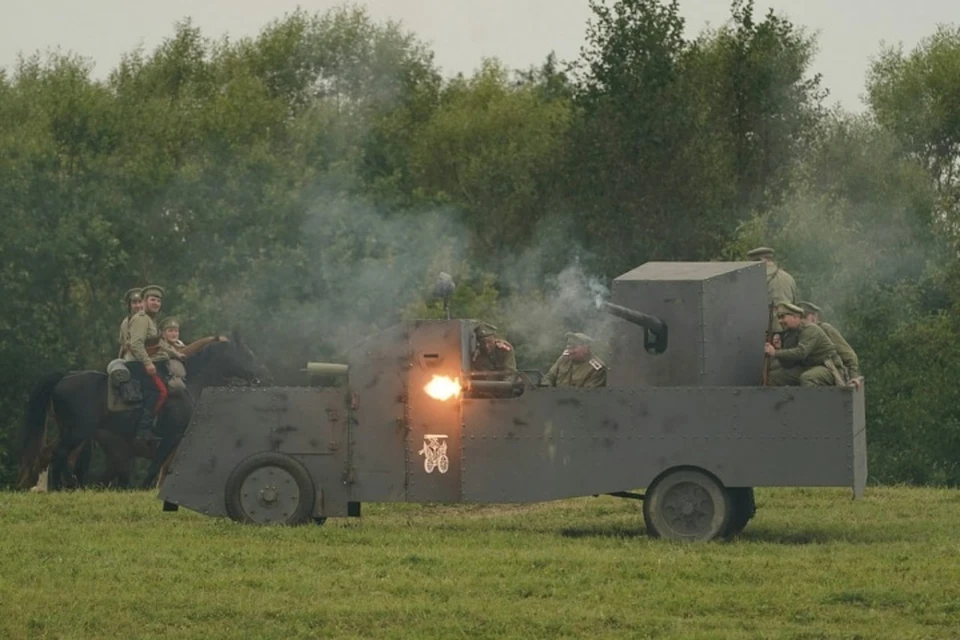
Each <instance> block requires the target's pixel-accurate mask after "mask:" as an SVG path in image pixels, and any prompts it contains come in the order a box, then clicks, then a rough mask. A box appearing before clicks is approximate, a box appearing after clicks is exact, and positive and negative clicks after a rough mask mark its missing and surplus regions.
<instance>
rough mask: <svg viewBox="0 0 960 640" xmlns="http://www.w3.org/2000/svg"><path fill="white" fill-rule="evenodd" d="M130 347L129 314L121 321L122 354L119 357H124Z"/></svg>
mask: <svg viewBox="0 0 960 640" xmlns="http://www.w3.org/2000/svg"><path fill="white" fill-rule="evenodd" d="M129 348H130V316H127V317H126V318H124V319H123V322H121V323H120V355H118V356H117V357H118V358H122V357H124V356H125V355H126V354H127V349H129Z"/></svg>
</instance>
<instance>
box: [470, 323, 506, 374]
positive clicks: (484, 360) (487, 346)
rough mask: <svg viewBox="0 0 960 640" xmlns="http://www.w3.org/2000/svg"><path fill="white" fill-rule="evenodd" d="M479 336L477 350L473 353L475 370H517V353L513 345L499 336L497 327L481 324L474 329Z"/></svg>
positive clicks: (473, 368) (472, 365) (472, 366)
mask: <svg viewBox="0 0 960 640" xmlns="http://www.w3.org/2000/svg"><path fill="white" fill-rule="evenodd" d="M474 335H476V337H477V350H476V352H475V353H474V355H473V362H472V364H471V369H472V370H473V371H505V372H516V370H517V354H516V353H515V352H514V350H513V345H511V344H510V343H509V342H507V341H506V340H504V339H503V338H499V337H497V328H496V327H494V326H493V325H491V324H480V325H478V326H477V327H476V329H474Z"/></svg>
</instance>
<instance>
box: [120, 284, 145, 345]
mask: <svg viewBox="0 0 960 640" xmlns="http://www.w3.org/2000/svg"><path fill="white" fill-rule="evenodd" d="M141 291H142V290H141V288H140V287H134V288H133V289H128V290H127V292H126V293H125V294H123V301H124V302H125V303H126V305H127V315H126V316H124V318H123V322H121V323H120V353H119V355H117V357H118V358H123V357H124V356H125V355H126V353H127V349H128V348H129V345H130V318H132V317H133V316H134V314H136V313H137V312H139V311H140V310H141V309H143V298H142V297H141V293H140V292H141Z"/></svg>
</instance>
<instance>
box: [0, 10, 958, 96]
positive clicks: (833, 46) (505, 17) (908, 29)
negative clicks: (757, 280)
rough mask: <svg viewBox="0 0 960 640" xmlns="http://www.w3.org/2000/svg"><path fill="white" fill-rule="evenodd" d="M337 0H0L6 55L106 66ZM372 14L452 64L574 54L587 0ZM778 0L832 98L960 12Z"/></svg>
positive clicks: (707, 13) (525, 61)
mask: <svg viewBox="0 0 960 640" xmlns="http://www.w3.org/2000/svg"><path fill="white" fill-rule="evenodd" d="M338 4H341V2H338V1H336V0H300V1H299V2H297V1H296V0H189V1H188V0H165V1H162V0H154V1H151V2H146V1H142V0H0V9H2V12H0V15H3V17H4V20H3V22H2V23H0V66H3V67H10V66H11V65H12V64H13V63H14V62H15V60H16V57H17V54H18V53H21V52H22V53H32V52H34V51H36V50H45V49H48V48H56V47H59V48H60V49H62V50H69V51H73V52H75V53H79V54H81V55H83V56H86V57H88V58H91V59H92V60H93V61H94V62H95V64H96V67H95V71H94V73H95V75H96V76H97V77H104V76H105V75H106V74H107V72H109V70H110V69H112V68H113V67H114V66H115V65H116V63H117V62H118V61H119V59H120V54H121V53H123V52H126V51H130V50H131V49H133V48H135V47H137V46H138V45H143V46H144V47H145V48H146V49H147V50H151V49H153V48H154V47H155V46H157V45H158V44H159V43H160V42H162V40H163V39H164V38H165V37H167V36H169V35H170V34H171V33H172V29H173V23H174V22H175V21H176V20H178V19H181V18H184V17H187V16H190V17H192V18H193V20H194V23H195V24H196V25H198V26H199V27H200V28H201V29H202V30H203V32H204V33H205V34H206V35H208V36H221V35H223V34H225V33H229V34H230V35H231V36H235V37H239V36H244V35H254V34H256V33H257V32H258V31H259V30H260V28H261V27H262V26H263V25H264V24H266V23H267V22H269V21H270V20H271V19H274V18H279V17H282V16H283V15H284V13H286V12H289V11H292V10H294V9H295V8H296V7H297V6H298V5H299V6H301V7H303V8H304V9H306V10H308V11H311V12H313V11H324V10H326V9H329V8H331V7H334V6H336V5H338ZM358 4H364V5H366V6H367V7H368V9H369V11H370V14H371V15H372V16H374V18H376V19H378V20H379V19H386V18H394V19H398V20H401V21H402V22H403V23H404V24H405V25H406V26H407V27H408V28H409V29H410V30H412V31H414V32H416V33H417V34H418V35H419V37H420V38H421V39H423V40H425V41H427V42H429V43H431V45H432V47H433V50H434V52H435V53H436V61H437V63H438V64H439V65H440V66H441V67H442V69H443V71H444V72H445V73H447V74H454V73H456V72H458V71H463V72H470V71H471V70H473V69H474V68H475V67H476V66H477V65H478V64H479V61H480V59H481V58H482V57H484V56H497V57H499V58H500V59H501V60H503V61H504V62H505V63H506V64H507V65H509V66H511V67H518V68H525V67H527V66H529V65H531V64H537V63H539V62H541V61H542V60H543V58H544V57H546V55H547V54H548V53H549V52H550V51H551V50H553V51H556V53H557V54H558V56H559V57H560V58H561V59H571V58H574V57H575V56H576V55H577V53H578V51H579V49H580V46H581V45H582V44H583V36H584V26H585V24H586V21H587V18H588V17H589V15H590V11H589V9H588V7H587V0H366V2H358ZM729 5H730V2H729V1H728V0H680V9H681V12H682V14H683V16H684V17H685V18H686V21H687V29H688V35H690V36H692V35H695V34H696V33H697V32H699V31H700V30H701V29H702V28H703V27H704V26H705V25H707V24H708V23H709V24H711V25H713V26H717V25H719V24H722V23H723V22H724V21H726V19H727V17H728V16H729ZM770 7H773V8H774V9H776V10H777V11H778V12H781V13H784V14H786V15H787V16H788V17H789V18H790V19H791V20H792V21H793V22H794V23H795V24H798V25H803V26H805V27H807V28H808V29H810V30H811V31H814V32H817V33H818V34H819V43H820V53H819V55H818V57H817V59H816V61H815V63H814V71H816V72H819V73H821V74H823V79H824V84H825V86H826V87H827V88H828V89H829V90H830V98H829V101H830V102H831V103H833V102H837V101H839V102H840V103H841V104H842V106H843V107H844V108H846V109H848V110H854V111H860V110H862V108H863V106H862V103H861V98H860V97H861V95H862V94H863V86H864V79H865V75H864V74H865V71H866V68H867V64H868V62H869V59H870V57H871V56H873V55H875V54H876V53H877V51H879V48H880V43H881V41H885V42H887V43H888V44H898V43H902V44H903V46H904V47H905V48H907V49H910V48H912V47H913V46H915V45H916V44H917V43H918V42H919V41H920V39H922V38H924V37H925V36H928V35H930V34H931V33H933V31H934V30H935V28H936V25H937V24H938V23H960V0H911V1H909V2H908V1H906V0H756V13H757V15H758V16H762V15H763V14H764V13H766V11H767V9H768V8H770Z"/></svg>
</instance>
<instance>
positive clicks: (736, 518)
mask: <svg viewBox="0 0 960 640" xmlns="http://www.w3.org/2000/svg"><path fill="white" fill-rule="evenodd" d="M727 494H728V495H729V496H730V522H729V523H727V530H726V531H724V532H723V537H724V538H732V537H733V536H735V535H738V534H739V533H740V532H741V531H743V529H744V527H746V526H747V523H748V522H750V519H751V518H752V517H753V515H754V514H755V513H756V512H757V504H756V502H754V499H753V487H728V488H727Z"/></svg>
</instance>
